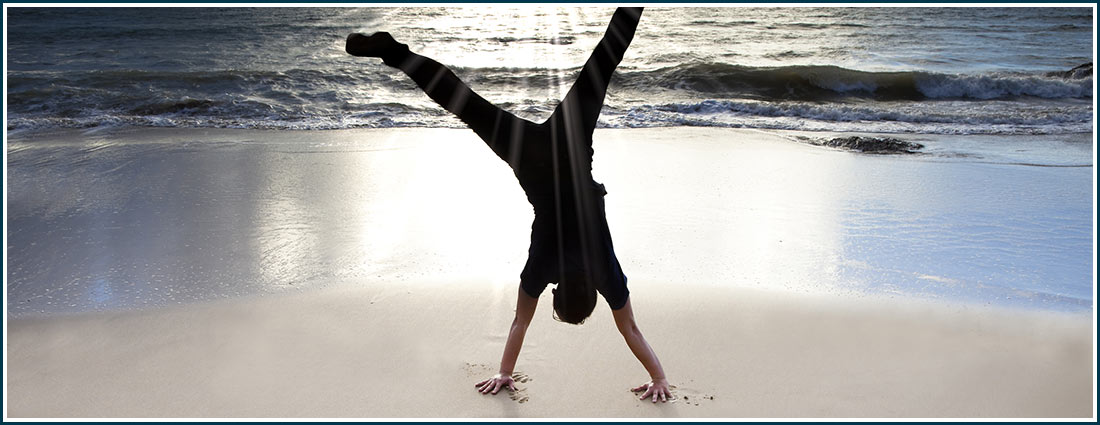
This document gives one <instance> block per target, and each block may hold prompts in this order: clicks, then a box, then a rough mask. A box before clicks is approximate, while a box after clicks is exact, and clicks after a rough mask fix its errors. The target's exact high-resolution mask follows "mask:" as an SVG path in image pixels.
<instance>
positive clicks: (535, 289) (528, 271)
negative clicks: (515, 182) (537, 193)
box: [520, 185, 630, 310]
mask: <svg viewBox="0 0 1100 425" xmlns="http://www.w3.org/2000/svg"><path fill="white" fill-rule="evenodd" d="M596 189H598V191H599V192H598V193H597V196H593V197H591V198H590V199H591V200H592V203H593V212H594V213H593V214H591V215H590V216H589V218H588V219H587V220H585V223H584V225H583V226H581V225H580V223H578V222H577V221H578V220H569V219H565V220H564V222H563V224H562V226H561V229H562V232H561V233H562V235H563V237H561V238H559V228H558V221H557V215H556V214H554V213H553V211H552V210H551V209H542V208H540V206H539V205H536V207H535V221H534V222H533V223H532V224H531V247H530V248H529V249H528V251H527V265H526V266H524V268H523V272H522V273H521V274H520V287H521V288H523V291H524V292H526V293H527V295H530V296H532V297H535V298H538V297H539V295H541V294H542V291H544V290H545V289H546V286H547V285H549V284H550V283H560V282H561V281H562V279H564V278H566V276H585V278H586V279H588V280H590V282H589V283H591V284H592V285H593V286H594V287H595V289H596V291H597V292H599V293H600V295H602V296H603V297H604V300H606V301H607V304H608V305H609V306H610V307H611V309H612V310H618V309H620V308H623V306H624V305H626V301H627V297H628V296H629V295H630V291H629V290H627V287H626V275H624V274H623V269H622V267H621V266H620V265H619V260H618V258H616V257H615V248H614V246H613V244H612V243H611V231H610V230H609V229H608V227H607V216H606V215H605V213H604V202H603V195H604V194H605V193H606V192H604V189H603V185H598V186H596ZM563 216H566V217H575V216H576V215H575V213H574V214H563ZM580 228H584V229H586V231H588V232H593V233H592V239H590V240H589V241H590V242H591V243H589V244H588V246H587V249H582V247H581V243H582V242H580V241H579V240H580V239H582V238H579V237H576V236H570V235H576V234H578V233H579V229H580ZM559 239H560V240H561V246H560V247H559ZM584 253H587V255H584ZM563 255H564V258H561V257H562V256H563Z"/></svg>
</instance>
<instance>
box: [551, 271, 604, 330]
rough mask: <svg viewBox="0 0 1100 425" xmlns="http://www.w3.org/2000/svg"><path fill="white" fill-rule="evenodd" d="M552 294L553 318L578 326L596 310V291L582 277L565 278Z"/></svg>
mask: <svg viewBox="0 0 1100 425" xmlns="http://www.w3.org/2000/svg"><path fill="white" fill-rule="evenodd" d="M553 293H554V317H555V318H556V319H558V320H560V321H562V322H565V323H572V324H574V325H579V324H581V323H584V319H587V318H588V316H591V315H592V310H595V309H596V289H595V288H593V287H592V285H591V283H590V282H589V281H588V279H586V278H585V277H583V276H575V275H574V276H566V277H565V279H562V282H560V283H558V287H557V288H555V289H554V290H553Z"/></svg>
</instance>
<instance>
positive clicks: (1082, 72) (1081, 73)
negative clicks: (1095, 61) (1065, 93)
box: [1049, 62, 1092, 79]
mask: <svg viewBox="0 0 1100 425" xmlns="http://www.w3.org/2000/svg"><path fill="white" fill-rule="evenodd" d="M1049 75H1051V76H1055V77H1062V78H1071V79H1080V78H1088V77H1091V76H1092V62H1089V63H1086V64H1082V65H1078V66H1076V67H1074V68H1073V69H1071V70H1069V71H1062V72H1054V73H1051V74H1049Z"/></svg>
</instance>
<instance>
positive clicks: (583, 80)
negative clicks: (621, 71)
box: [551, 7, 642, 144]
mask: <svg viewBox="0 0 1100 425" xmlns="http://www.w3.org/2000/svg"><path fill="white" fill-rule="evenodd" d="M641 17H642V8H640V7H631V8H628V7H620V8H618V9H616V10H615V14H614V15H613V16H612V17H611V23H610V24H608V26H607V32H606V33H605V34H604V36H603V39H601V40H600V43H599V44H597V45H596V48H595V50H593V51H592V55H591V56H589V58H588V61H587V62H585V64H584V67H583V68H581V73H580V75H579V76H578V77H577V82H576V83H574V84H573V87H572V88H571V89H570V90H569V93H568V94H566V95H565V99H563V100H562V102H561V104H559V105H558V108H557V109H556V110H555V111H554V116H556V118H557V119H559V120H562V121H563V122H561V123H560V124H563V127H564V130H565V131H566V132H567V133H568V134H567V135H566V137H569V138H570V139H575V138H580V139H585V140H587V142H588V143H589V144H590V143H591V141H592V138H591V136H592V130H594V129H595V128H596V121H597V120H598V119H599V116H600V109H602V108H603V102H604V97H605V95H606V94H607V85H608V84H610V82H611V74H612V73H614V72H615V68H616V67H618V66H619V62H621V61H622V60H623V55H624V54H625V53H626V49H627V47H630V42H631V40H633V39H634V32H635V30H636V29H637V28H638V21H639V20H640V19H641ZM551 119H554V118H551Z"/></svg>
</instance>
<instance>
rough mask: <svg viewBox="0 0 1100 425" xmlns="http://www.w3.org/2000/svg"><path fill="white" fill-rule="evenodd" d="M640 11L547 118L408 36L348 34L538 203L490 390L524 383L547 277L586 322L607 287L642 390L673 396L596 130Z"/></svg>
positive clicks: (626, 14) (357, 52)
mask: <svg viewBox="0 0 1100 425" xmlns="http://www.w3.org/2000/svg"><path fill="white" fill-rule="evenodd" d="M641 15H642V8H618V9H616V10H615V13H614V15H613V16H612V17H611V23H610V24H609V25H608V28H607V32H606V33H605V34H604V36H603V38H602V39H601V40H600V42H599V44H598V45H596V49H595V51H593V52H592V55H591V56H590V57H589V58H588V61H587V62H585V64H584V67H583V68H582V69H581V72H580V75H579V76H578V77H577V81H576V83H574V84H573V87H572V88H571V89H570V90H569V92H568V94H566V96H565V99H563V100H562V101H561V103H560V104H558V106H557V108H555V109H554V112H553V113H552V114H551V115H550V118H548V119H547V120H546V121H545V122H543V123H541V124H536V123H533V122H530V121H527V120H524V119H521V118H518V117H516V116H515V115H512V114H511V113H509V112H507V111H504V110H502V109H500V108H498V107H496V106H494V105H493V104H491V103H489V102H488V101H487V100H485V99H484V98H482V97H481V96H479V95H478V94H477V93H474V91H473V90H471V89H470V87H468V86H467V85H466V84H464V83H463V82H462V81H461V80H459V79H458V77H457V76H455V74H454V72H452V71H451V70H450V69H448V68H447V67H445V66H444V65H442V64H440V63H439V62H436V61H435V60H432V59H430V58H427V57H424V56H421V55H418V54H415V53H412V52H410V51H409V47H408V46H407V45H405V44H401V43H398V42H397V41H395V40H394V39H393V37H392V36H390V34H388V33H385V32H378V33H374V34H372V35H370V36H367V35H363V34H359V33H355V34H351V35H349V36H348V38H347V45H346V50H347V52H348V53H349V54H351V55H354V56H366V57H376V58H381V59H382V62H383V63H385V64H386V65H389V66H391V67H394V68H397V69H400V70H401V71H404V73H405V74H407V75H408V76H409V77H410V78H412V80H413V81H414V82H416V85H417V86H419V87H420V88H421V89H423V90H424V92H425V93H426V94H427V95H428V97H430V98H431V99H432V100H434V101H435V102H436V103H438V104H439V105H440V106H442V107H443V108H444V109H446V110H448V111H450V112H452V113H454V114H455V115H457V116H458V118H459V119H460V120H462V122H463V123H465V124H466V125H468V126H469V127H470V129H472V130H473V131H474V133H476V134H477V135H478V136H479V137H480V138H481V139H482V140H484V141H485V143H486V144H487V145H488V146H489V148H490V149H492V151H493V152H494V153H495V154H496V155H497V156H498V157H500V158H501V159H503V160H504V161H505V162H507V163H508V165H509V167H511V169H512V171H513V172H514V173H515V175H516V178H517V179H518V180H519V184H520V186H521V187H522V188H523V191H524V192H525V193H526V195H527V200H528V201H529V202H530V203H531V206H532V207H534V212H535V220H534V223H532V225H531V246H530V248H529V250H528V257H527V264H526V265H525V266H524V268H523V272H522V273H520V289H519V298H518V300H517V301H516V315H515V319H514V320H513V321H512V327H511V330H510V332H509V333H508V341H507V342H506V343H505V346H504V354H503V358H502V359H501V364H500V371H499V373H498V374H497V375H495V376H493V377H491V378H489V379H486V380H484V381H481V382H478V383H477V384H476V386H477V389H478V390H479V391H480V392H481V393H483V394H488V393H492V394H496V393H497V392H498V391H499V390H500V389H501V388H504V387H507V388H509V389H511V390H515V389H516V388H515V381H514V380H513V379H512V372H513V368H514V367H515V364H516V359H517V358H518V357H519V352H520V348H521V347H522V345H523V337H524V335H525V334H526V332H527V327H528V325H529V324H530V323H531V318H532V316H534V313H535V308H536V306H537V305H538V297H539V295H540V294H541V293H542V291H543V290H544V289H545V288H546V286H547V285H548V284H550V283H556V284H557V288H556V289H555V290H554V291H553V294H554V313H555V317H557V318H558V319H559V320H561V321H564V322H568V323H574V324H580V323H581V322H583V321H584V320H585V319H586V318H588V316H590V315H591V314H592V311H593V309H594V308H595V305H596V293H597V292H598V293H599V294H601V295H603V297H604V299H605V300H606V301H607V303H608V305H609V306H610V307H611V311H612V315H613V316H614V318H615V325H616V326H617V327H618V329H619V332H620V333H621V334H622V335H623V338H625V339H626V343H627V346H629V347H630V350H631V352H633V353H634V356H635V357H637V358H638V360H639V361H640V362H641V363H642V365H643V366H644V367H645V369H646V371H648V372H649V376H650V379H651V380H650V381H649V382H646V383H645V384H642V385H641V386H639V387H637V388H633V389H632V390H633V391H635V392H643V394H642V395H641V398H642V399H646V398H652V400H653V402H656V401H657V400H658V399H660V400H661V401H666V400H668V399H669V398H671V396H672V394H671V393H670V391H669V384H668V380H667V379H666V377H665V373H664V370H663V369H662V368H661V362H660V361H659V360H658V359H657V355H656V354H655V353H654V352H653V349H652V348H650V346H649V344H648V343H647V342H646V340H645V337H644V336H642V333H641V331H640V330H638V327H637V325H636V324H635V321H634V313H633V311H632V310H631V306H630V297H629V295H630V293H629V291H628V290H627V287H626V276H625V275H624V274H623V271H622V268H621V267H620V265H619V261H618V259H617V258H616V257H615V250H614V247H613V246H612V243H611V232H610V231H609V230H608V226H607V217H606V215H605V213H604V200H603V197H604V195H606V194H607V191H606V190H605V189H604V186H603V185H602V184H599V183H596V181H595V180H593V179H592V155H593V150H592V133H593V130H594V129H595V128H596V121H597V118H599V115H600V109H601V108H602V107H603V102H604V96H605V94H606V93H607V86H608V84H609V83H610V81H611V74H612V73H613V72H614V71H615V68H616V67H617V66H618V64H619V62H620V61H622V59H623V54H624V53H625V52H626V49H627V47H628V46H630V42H631V40H632V39H633V38H634V32H635V30H636V29H637V27H638V21H639V19H641Z"/></svg>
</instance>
